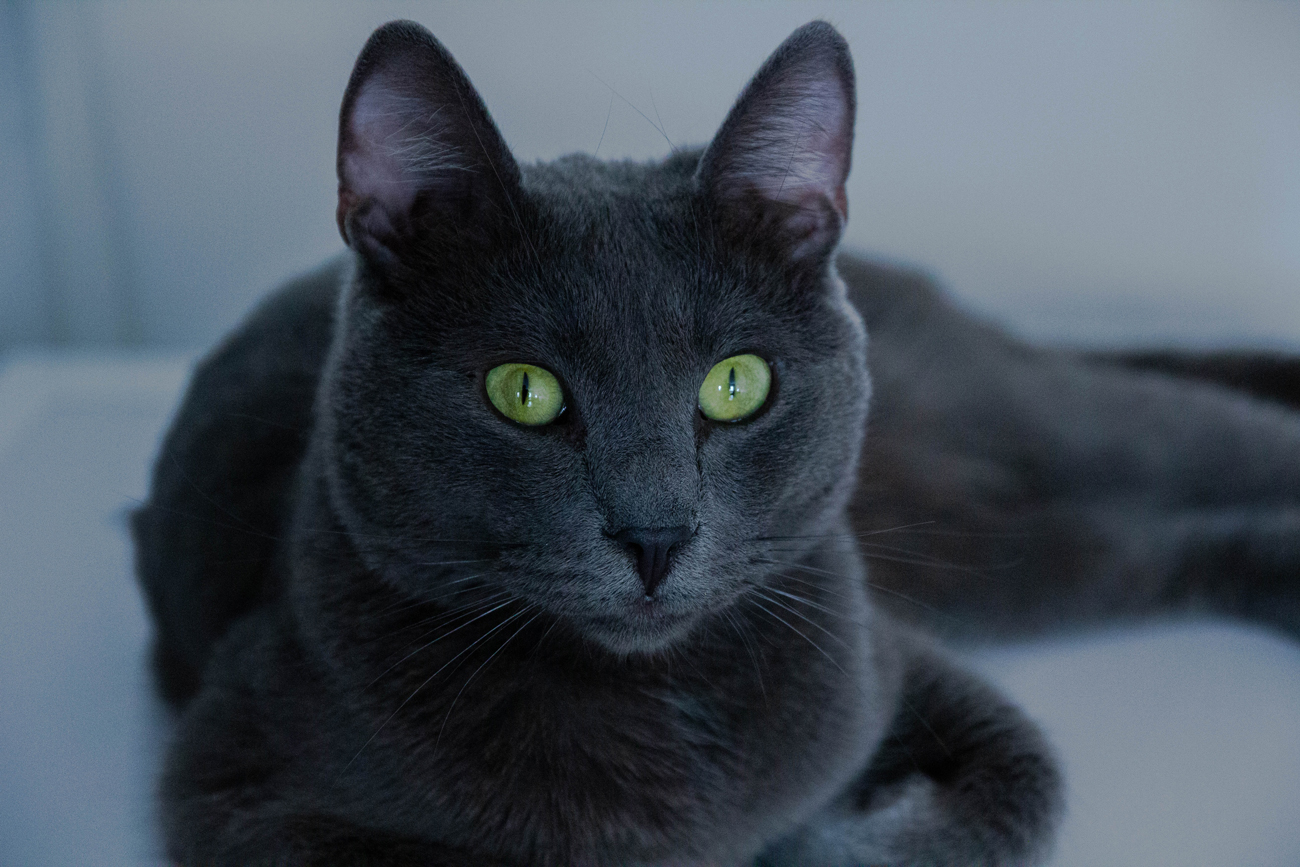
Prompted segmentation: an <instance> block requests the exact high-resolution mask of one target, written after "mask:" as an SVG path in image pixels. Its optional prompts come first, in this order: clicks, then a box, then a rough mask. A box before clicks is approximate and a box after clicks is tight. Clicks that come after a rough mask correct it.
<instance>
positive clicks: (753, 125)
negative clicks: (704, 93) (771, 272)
mask: <svg viewBox="0 0 1300 867" xmlns="http://www.w3.org/2000/svg"><path fill="white" fill-rule="evenodd" d="M854 99H855V97H854V77H853V60H852V58H851V57H850V55H849V46H848V43H846V42H845V41H844V37H843V36H841V35H840V34H839V32H838V31H836V29H835V28H834V27H832V26H831V25H829V24H827V23H826V22H824V21H814V22H812V23H811V24H805V25H804V26H803V27H800V28H799V29H798V30H796V31H795V32H794V33H793V34H791V35H790V37H789V38H788V39H786V40H785V42H783V43H782V44H781V46H780V47H779V48H777V50H776V51H775V52H774V53H773V54H772V56H771V57H769V58H768V59H767V62H766V63H764V64H763V66H762V68H760V69H759V70H758V73H757V74H755V76H754V78H753V79H752V80H751V81H750V82H749V85H748V86H747V87H746V88H745V90H744V92H743V93H742V94H741V95H740V98H739V99H738V100H737V101H736V104H735V106H734V107H733V108H732V109H731V113H730V114H728V115H727V119H726V121H725V122H723V124H722V128H721V129H720V130H719V131H718V134H717V135H716V136H715V137H714V139H713V142H712V143H711V144H710V145H709V146H708V148H707V149H706V150H705V152H704V155H703V156H702V157H701V158H700V166H699V169H698V173H697V175H696V177H697V181H698V183H699V184H700V187H701V189H702V191H703V192H704V194H705V195H706V196H708V197H709V198H710V199H711V200H712V203H713V205H714V207H715V209H716V211H717V213H718V216H719V218H720V220H721V221H722V223H723V224H724V228H725V229H727V230H728V232H729V234H731V235H732V236H733V237H735V238H736V239H737V240H740V241H742V242H745V243H751V244H759V245H762V247H763V248H764V249H767V250H775V251H777V252H778V254H779V255H780V256H781V257H783V258H785V259H787V260H788V261H792V262H797V263H806V264H818V263H820V262H822V261H824V260H825V258H826V256H828V255H829V254H830V253H831V252H832V251H833V250H834V248H835V245H836V243H838V241H839V239H840V234H841V233H842V232H843V229H844V223H845V221H846V220H847V219H848V214H849V204H848V198H847V196H846V195H845V191H844V184H845V181H846V180H847V179H848V176H849V162H850V159H851V156H852V151H853V120H854V111H855V102H854Z"/></svg>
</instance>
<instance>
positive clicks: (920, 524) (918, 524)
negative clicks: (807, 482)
mask: <svg viewBox="0 0 1300 867" xmlns="http://www.w3.org/2000/svg"><path fill="white" fill-rule="evenodd" d="M934 523H936V522H935V521H917V522H916V523H914V524H900V525H898V526H897V527H886V528H884V529H883V530H867V531H866V532H863V533H810V534H808V535H806V536H755V537H754V538H752V539H750V540H749V541H751V542H781V541H786V540H794V539H862V538H865V537H867V536H879V535H881V534H882V533H899V532H902V531H903V530H910V529H912V528H914V527H924V526H927V525H929V524H934Z"/></svg>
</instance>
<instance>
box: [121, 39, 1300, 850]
mask: <svg viewBox="0 0 1300 867" xmlns="http://www.w3.org/2000/svg"><path fill="white" fill-rule="evenodd" d="M854 110H855V105H854V79H853V71H852V62H851V59H850V55H849V51H848V47H847V45H846V44H845V42H844V40H843V39H842V37H841V36H840V35H839V34H838V33H837V32H836V31H835V30H834V29H833V28H832V27H831V26H830V25H827V24H825V23H822V22H814V23H812V24H809V25H806V26H805V27H803V28H800V29H799V30H797V31H796V32H795V33H794V34H793V35H791V36H790V37H789V39H787V40H786V41H785V42H784V43H783V44H782V45H781V46H780V47H779V48H778V49H777V50H776V52H775V53H774V54H773V55H772V56H771V57H770V58H769V59H768V60H767V61H766V62H765V63H764V65H763V66H762V67H761V68H760V70H759V71H758V72H757V74H756V75H755V76H754V78H753V79H752V80H751V82H750V83H749V85H748V86H747V87H746V88H745V90H744V91H743V92H742V94H741V96H740V97H739V99H738V100H737V102H736V104H735V106H734V107H733V108H732V110H731V112H730V113H729V114H728V116H727V118H726V120H725V121H724V123H723V124H722V127H721V128H720V130H719V132H718V133H717V135H716V136H715V137H714V139H713V140H712V141H711V142H710V143H709V144H708V145H707V147H705V148H703V149H683V150H680V151H677V152H675V153H673V154H672V155H671V156H669V157H668V158H667V159H665V160H663V161H662V162H659V163H653V164H633V163H619V162H600V161H597V160H595V159H593V158H589V157H585V156H579V155H575V156H570V157H565V158H562V159H560V160H557V161H555V162H552V163H545V164H537V165H531V166H521V165H519V164H518V163H517V162H516V161H515V160H514V158H513V157H512V155H511V154H510V152H509V150H508V149H507V147H506V145H505V144H504V142H503V141H502V139H501V136H500V134H499V133H498V132H497V130H496V128H495V126H494V125H493V123H492V121H491V119H490V117H489V115H488V113H487V110H486V108H485V107H484V105H483V103H482V100H481V99H480V98H479V96H478V94H477V93H476V92H475V90H474V89H473V87H472V85H471V84H470V83H469V81H468V79H467V78H466V76H465V74H464V73H463V71H462V70H461V69H460V67H459V66H458V65H457V64H456V62H455V61H454V60H453V59H452V57H451V55H450V54H449V53H448V52H447V51H446V49H445V48H444V47H443V46H442V45H441V44H440V43H439V42H438V41H437V40H436V39H435V38H434V37H433V36H432V35H431V34H429V33H428V31H426V30H424V29H423V28H422V27H420V26H419V25H416V24H413V23H411V22H394V23H391V24H388V25H385V26H384V27H381V28H380V29H379V30H377V31H376V32H375V34H374V35H373V36H372V37H371V38H370V40H369V41H368V42H367V44H366V46H365V48H364V49H363V50H362V52H361V54H360V56H359V58H358V60H357V63H356V66H355V69H354V71H353V74H352V77H351V79H350V81H349V83H348V86H347V90H346V92H345V95H344V99H343V106H342V111H341V117H340V133H339V151H338V170H339V181H340V184H339V204H338V211H337V219H338V223H339V228H340V232H341V233H342V235H343V238H344V240H345V241H346V243H347V246H348V248H349V250H348V252H347V253H345V254H344V255H342V256H340V257H339V258H337V259H335V260H333V261H331V262H329V263H327V264H326V265H325V266H323V267H322V268H321V269H319V270H318V271H316V272H314V273H312V274H309V275H307V276H305V277H303V278H300V279H299V280H297V281H294V282H293V283H291V284H289V285H288V286H286V287H283V288H282V289H280V290H278V291H277V292H275V293H274V294H273V295H271V296H270V297H269V298H268V299H267V300H266V301H265V302H264V303H263V304H262V305H261V306H260V307H259V308H258V309H257V310H256V311H254V313H253V314H252V315H251V316H250V317H249V318H248V320H247V321H246V322H245V323H244V324H243V325H242V326H241V327H240V328H239V329H238V330H237V331H236V332H235V333H234V334H232V335H231V336H230V337H229V338H227V339H226V340H225V341H224V342H223V343H222V344H221V345H220V346H219V347H218V348H217V349H216V350H214V351H213V353H212V354H210V355H209V356H208V357H207V358H206V359H205V360H204V361H203V363H202V364H201V365H200V366H199V368H198V369H197V370H196V372H195V374H194V377H193V380H192V382H191V384H190V386H189V389H188V392H187V394H186V397H185V399H184V402H183V404H182V406H181V408H180V410H179V412H178V415H177V417H176V419H175V421H174V422H173V425H172V427H171V429H170V431H169V433H168V434H167V437H166V440H165V442H164V444H163V448H162V450H161V452H160V455H159V458H158V461H157V463H156V466H155V469H154V476H153V481H152V487H151V491H150V495H149V499H148V502H147V503H146V504H145V505H144V506H143V507H142V508H141V509H139V510H138V511H137V512H136V513H135V515H134V518H133V531H134V534H135V539H136V545H137V547H136V550H137V571H138V573H139V576H140V580H141V583H142V586H143V588H144V591H145V595H146V598H147V600H148V602H149V605H150V609H151V611H152V613H153V616H154V622H155V642H154V663H155V671H156V674H157V680H158V684H159V687H160V690H161V692H162V694H163V695H164V697H165V698H167V699H168V701H170V702H171V703H172V705H173V706H174V707H175V708H176V709H177V711H178V713H179V722H178V729H177V734H176V737H175V740H174V743H173V744H172V746H171V748H170V751H169V754H168V758H167V761H166V767H165V770H164V773H163V778H162V782H161V801H162V824H163V835H164V839H165V842H166V846H167V850H168V853H169V855H170V857H171V858H172V859H173V860H174V861H176V862H177V863H184V864H193V865H206V864H252V863H266V864H375V865H380V864H384V865H405V864H412V865H414V864H421V865H470V864H474V865H489V864H490V865H543V867H545V865H560V864H568V865H584V867H585V865H681V867H686V865H742V864H744V865H755V867H758V865H763V867H777V865H866V864H872V865H875V864H889V865H918V867H919V865H949V864H954V865H956V864H960V865H985V864H987V865H1013V864H1032V863H1038V862H1040V861H1041V860H1042V859H1043V858H1044V857H1045V856H1046V853H1047V852H1048V851H1049V848H1050V841H1051V836H1052V832H1053V829H1054V827H1055V825H1056V823H1057V821H1058V819H1059V816H1060V814H1061V809H1062V806H1061V805H1062V797H1061V777H1060V773H1059V770H1058V769H1057V766H1056V763H1055V761H1054V758H1053V756H1052V752H1051V749H1050V747H1049V746H1048V745H1047V744H1046V743H1045V741H1044V739H1043V738H1042V736H1041V734H1040V733H1039V732H1038V731H1037V730H1036V729H1035V727H1034V726H1033V725H1032V723H1030V722H1029V721H1028V720H1027V719H1026V718H1025V717H1024V715H1023V714H1022V713H1021V712H1020V711H1019V710H1018V709H1017V708H1015V707H1014V706H1013V705H1012V704H1010V703H1009V702H1008V701H1007V700H1006V699H1004V698H1002V697H1001V696H999V695H998V694H997V693H996V691H994V690H993V689H991V688H990V687H988V686H987V685H985V684H983V683H982V682H981V681H980V680H979V679H978V678H977V677H975V676H974V675H972V674H970V673H968V672H966V671H964V670H963V669H962V668H961V666H960V665H958V664H956V663H955V662H953V661H952V660H951V659H950V658H949V656H948V655H947V653H946V652H945V651H944V650H943V649H942V648H941V647H940V646H939V645H937V644H936V642H935V639H933V638H931V637H929V635H930V634H932V633H934V632H938V633H941V634H942V635H946V636H952V637H962V636H972V635H975V636H990V635H993V636H997V635H1009V634H1018V633H1028V632H1035V631H1040V630H1043V629H1048V628H1068V627H1070V626H1072V625H1082V624H1086V623H1088V622H1094V621H1098V620H1101V619H1105V618H1113V617H1116V616H1139V615H1143V614H1148V613H1151V612H1154V611H1168V610H1174V609H1179V608H1187V607H1196V606H1202V607H1208V608H1212V609H1213V610H1215V611H1219V612H1221V613H1225V614H1229V615H1236V616H1242V617H1253V618H1256V619H1260V620H1264V621H1267V622H1269V623H1272V624H1273V625H1275V626H1278V627H1280V628H1283V629H1286V630H1289V631H1290V632H1291V633H1292V634H1295V633H1297V632H1300V590H1297V582H1296V580H1295V579H1296V573H1297V569H1296V566H1297V564H1300V547H1298V546H1297V544H1296V540H1300V532H1297V531H1298V530H1300V508H1298V507H1297V506H1298V504H1297V499H1300V497H1298V496H1297V494H1298V493H1300V466H1297V465H1296V462H1295V461H1294V456H1295V455H1296V454H1298V453H1300V452H1298V451H1297V450H1296V447H1297V446H1300V415H1298V414H1296V413H1294V412H1293V411H1291V410H1290V409H1288V408H1285V407H1282V406H1279V405H1270V404H1268V403H1266V402H1264V401H1262V400H1259V399H1256V398H1253V397H1250V396H1247V395H1245V394H1241V393H1234V392H1232V391H1229V390H1228V389H1226V388H1224V387H1223V386H1222V385H1221V384H1216V383H1214V382H1210V381H1208V380H1212V379H1214V378H1216V376H1219V372H1220V371H1221V370H1222V369H1223V367H1222V365H1216V364H1214V363H1209V364H1208V366H1206V367H1204V369H1201V368H1196V366H1195V365H1194V364H1192V363H1190V362H1189V363H1186V364H1181V362H1183V361H1185V359H1179V358H1172V359H1171V358H1170V357H1164V356H1161V357H1139V356H1132V357H1097V356H1084V355H1081V354H1071V353H1065V352H1058V351H1051V350H1043V349H1036V348H1032V347H1029V346H1026V345H1024V344H1022V343H1020V342H1018V341H1016V340H1014V339H1012V338H1010V337H1008V336H1006V335H1005V334H1003V333H1002V332H1000V331H999V330H997V329H996V328H993V327H991V326H989V325H986V324H984V323H982V322H979V321H977V320H975V319H973V318H971V317H970V316H968V315H966V314H964V313H962V312H961V311H959V310H957V309H956V308H954V307H953V306H952V305H951V304H950V303H949V302H948V301H947V300H946V299H945V297H944V296H943V295H942V293H941V292H940V291H939V290H937V289H936V288H935V287H934V286H933V285H932V284H931V283H930V282H929V281H928V280H927V279H925V278H924V277H923V276H920V275H917V274H913V273H910V272H906V271H903V270H899V269H893V268H886V267H882V266H879V265H875V264H872V263H870V262H867V261H865V260H863V259H861V258H860V257H856V256H854V255H852V254H848V253H845V252H842V251H840V250H839V241H840V236H841V233H842V229H843V226H844V223H845V220H846V219H847V214H848V203H847V200H846V197H845V193H844V183H845V179H846V177H847V175H848V171H849V162H850V153H851V144H852V136H853V125H854ZM868 335H869V338H868ZM1211 361H1213V360H1211ZM1180 364H1181V366H1180ZM1162 367H1163V368H1165V369H1163V370H1160V369H1157V368H1162ZM1175 368H1177V370H1176V371H1175V372H1178V373H1181V374H1193V375H1195V376H1199V377H1200V380H1199V381H1197V380H1195V379H1192V378H1188V377H1187V376H1181V377H1175V376H1173V375H1171V374H1170V373H1169V370H1170V369H1175ZM1268 378H1269V377H1267V376H1266V377H1265V379H1268ZM864 434H865V436H864ZM866 563H869V564H870V571H869V572H868V570H867V566H866V565H865V564H866Z"/></svg>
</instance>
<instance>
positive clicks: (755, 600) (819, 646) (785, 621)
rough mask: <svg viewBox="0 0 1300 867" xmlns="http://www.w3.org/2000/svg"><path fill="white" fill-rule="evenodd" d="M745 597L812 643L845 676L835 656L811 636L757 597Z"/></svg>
mask: <svg viewBox="0 0 1300 867" xmlns="http://www.w3.org/2000/svg"><path fill="white" fill-rule="evenodd" d="M745 598H746V599H748V600H749V601H750V602H752V603H753V604H754V605H755V606H757V607H758V609H759V610H760V611H762V612H763V613H764V614H766V615H767V616H768V617H771V618H773V619H774V620H776V621H777V622H778V623H780V624H782V625H784V626H785V627H786V628H787V629H789V630H790V631H791V632H793V633H794V634H795V635H798V636H799V637H800V638H802V639H803V640H804V641H806V642H808V643H809V644H810V645H812V647H813V649H814V650H816V651H817V652H818V653H820V654H821V655H822V656H824V657H826V659H827V660H829V661H830V663H831V665H833V666H835V667H836V668H838V669H839V670H840V671H841V672H842V673H843V674H845V675H846V676H847V674H848V672H846V671H844V668H843V667H842V666H841V665H840V664H839V663H838V662H836V661H835V657H833V656H831V655H830V654H829V653H827V652H826V651H825V650H823V649H822V647H821V645H820V644H818V643H817V642H815V641H813V640H812V639H811V638H809V637H808V636H807V635H804V634H803V633H802V632H800V631H799V630H798V629H796V628H795V627H794V626H793V625H791V624H790V623H789V622H788V621H787V620H786V619H785V618H783V617H781V615H779V614H776V613H775V612H772V611H769V610H768V609H767V606H765V605H763V604H762V603H761V602H759V601H758V600H757V599H755V598H754V597H753V596H752V595H751V596H746V597H745ZM768 601H769V602H770V601H771V600H768Z"/></svg>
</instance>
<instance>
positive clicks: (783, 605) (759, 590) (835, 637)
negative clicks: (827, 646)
mask: <svg viewBox="0 0 1300 867" xmlns="http://www.w3.org/2000/svg"><path fill="white" fill-rule="evenodd" d="M770 589H772V588H770V587H763V588H755V590H754V592H755V593H757V594H758V595H759V596H761V597H763V599H765V600H766V601H768V602H771V603H772V604H773V605H776V606H778V607H780V608H783V609H785V610H786V611H789V612H790V613H791V614H793V615H794V616H795V617H798V618H799V619H800V620H802V621H804V622H805V623H808V624H811V625H812V626H816V627H817V628H818V629H820V630H821V631H822V632H825V633H826V634H827V636H829V637H830V638H831V639H833V640H835V641H838V642H839V643H840V644H842V645H844V646H845V647H850V645H849V643H848V642H847V641H845V640H844V639H843V638H840V637H839V636H838V635H836V634H835V633H834V632H831V631H830V630H829V629H827V628H826V627H825V626H822V625H821V624H820V623H818V622H817V621H816V620H813V619H812V618H811V617H809V616H808V615H806V614H804V613H803V612H802V611H799V610H798V609H796V608H794V607H793V606H791V605H787V604H786V603H784V602H782V601H781V600H780V599H773V598H772V597H771V596H768V595H767V592H766V591H768V590H770ZM791 598H793V599H799V597H798V596H793V597H791Z"/></svg>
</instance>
